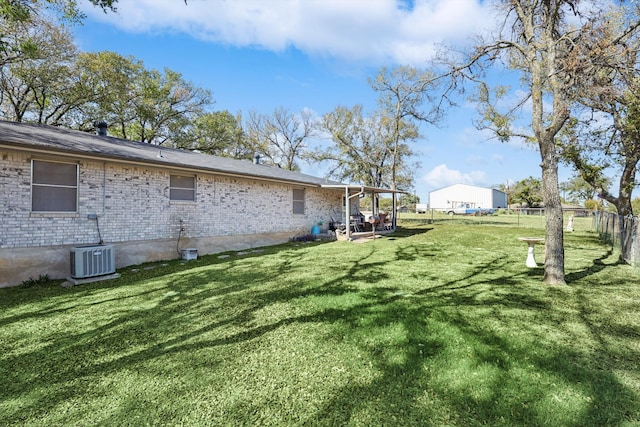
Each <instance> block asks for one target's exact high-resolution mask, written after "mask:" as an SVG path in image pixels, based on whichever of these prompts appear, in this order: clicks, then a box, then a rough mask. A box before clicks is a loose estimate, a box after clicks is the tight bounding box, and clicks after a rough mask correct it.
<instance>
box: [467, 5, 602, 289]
mask: <svg viewBox="0 0 640 427" xmlns="http://www.w3.org/2000/svg"><path fill="white" fill-rule="evenodd" d="M499 4H500V5H502V7H503V8H504V10H503V11H502V12H503V16H505V19H504V21H503V22H502V26H501V28H500V31H499V34H498V35H497V36H496V37H495V38H493V39H492V40H490V41H485V40H480V42H479V43H478V45H477V48H476V50H475V51H474V53H473V55H472V57H471V58H470V62H469V63H468V64H470V66H471V68H465V67H462V68H458V69H457V70H456V72H461V73H464V71H460V70H469V69H473V68H474V67H479V68H478V69H480V67H481V66H483V65H484V66H488V65H495V63H496V62H497V61H499V60H502V61H503V64H504V65H506V66H507V67H508V68H509V69H511V70H514V71H516V72H517V73H518V74H519V75H520V78H521V82H522V87H521V89H522V90H523V93H524V96H523V97H521V98H520V99H519V100H517V101H516V102H515V103H514V104H513V106H512V108H508V109H505V108H501V107H499V104H498V103H497V102H496V101H497V98H494V96H496V95H497V96H498V98H499V97H500V95H502V96H503V98H504V95H505V93H506V89H505V88H504V87H499V88H497V90H495V91H492V90H490V89H489V87H488V85H487V84H486V83H485V82H484V79H483V75H482V74H481V73H480V74H472V75H470V76H466V77H470V78H472V79H475V80H476V81H481V86H480V91H479V95H478V98H477V100H478V101H479V102H480V105H481V112H482V114H483V120H482V125H483V126H485V127H487V128H490V129H492V130H493V131H494V132H495V134H496V135H497V136H498V137H499V138H501V139H509V138H513V137H522V138H525V139H526V140H528V141H531V142H532V143H535V144H537V146H538V149H539V151H540V158H541V169H542V193H543V202H544V207H545V220H546V248H545V263H544V281H545V283H547V284H550V285H559V284H564V283H565V275H564V238H563V216H562V205H561V198H560V191H559V182H558V165H559V161H560V154H561V153H560V147H559V145H558V140H557V138H558V136H559V135H560V133H561V131H562V130H563V129H564V128H565V125H566V124H567V121H568V120H569V118H570V117H571V109H572V107H573V106H574V105H575V100H576V87H577V85H578V83H579V77H580V73H582V71H583V70H582V69H580V68H579V67H576V64H575V63H574V62H572V59H573V57H574V55H575V51H576V49H578V48H579V47H580V46H582V44H583V43H585V42H586V41H587V40H588V39H589V36H590V30H591V28H592V27H593V26H594V22H597V20H598V19H600V18H601V9H600V8H599V7H594V5H593V2H581V1H580V0H502V1H500V2H499ZM596 53H597V52H592V55H588V56H584V57H582V60H583V61H587V63H588V62H589V61H591V60H597V58H596V56H595V54H596ZM480 71H481V69H480ZM525 106H527V107H528V108H530V132H527V130H526V129H517V128H516V127H515V126H514V120H515V119H516V118H517V116H518V113H521V112H522V111H523V107H525ZM527 115H529V113H527Z"/></svg>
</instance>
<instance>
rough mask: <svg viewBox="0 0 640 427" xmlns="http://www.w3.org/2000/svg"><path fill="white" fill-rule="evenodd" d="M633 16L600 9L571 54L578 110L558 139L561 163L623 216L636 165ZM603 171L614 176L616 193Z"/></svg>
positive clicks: (639, 83) (639, 103)
mask: <svg viewBox="0 0 640 427" xmlns="http://www.w3.org/2000/svg"><path fill="white" fill-rule="evenodd" d="M633 12H634V10H633V9H625V8H615V9H611V10H606V11H605V13H606V15H605V17H606V19H600V20H598V21H595V22H594V23H593V25H592V27H591V29H590V33H589V36H588V37H585V43H582V44H581V45H580V46H579V47H578V48H577V49H574V52H573V56H572V57H571V58H570V64H571V65H572V66H573V67H575V68H576V69H577V70H580V73H579V76H580V80H579V85H577V88H578V89H579V90H578V91H577V99H578V101H579V103H580V105H581V106H582V107H583V108H581V109H578V110H577V111H576V113H574V114H573V120H572V122H571V124H572V126H571V127H570V129H569V130H568V131H567V132H565V133H564V135H563V136H564V137H563V138H562V139H561V142H562V148H563V151H562V154H563V157H564V159H565V160H566V161H567V162H568V163H569V164H570V165H572V166H573V167H574V168H575V169H576V170H577V172H578V173H579V175H580V177H581V178H582V179H583V180H584V181H586V182H587V183H588V184H589V185H591V186H592V187H593V188H594V189H595V191H596V192H597V193H598V194H599V195H600V197H602V198H603V199H605V200H606V201H608V202H609V203H611V204H612V205H614V206H615V207H616V210H617V211H618V213H619V214H620V215H624V216H627V215H632V214H633V206H632V203H631V197H632V191H633V189H634V188H635V186H636V185H637V184H636V174H637V170H638V163H639V162H640V79H639V78H638V77H637V73H638V71H637V70H638V65H639V64H638V54H639V53H640V37H638V34H637V28H638V25H639V22H638V21H637V17H636V16H634V13H633ZM607 172H616V173H618V174H619V178H618V192H617V194H614V192H613V191H611V189H610V188H611V187H610V184H611V180H610V179H608V177H607V176H606V175H605V173H607Z"/></svg>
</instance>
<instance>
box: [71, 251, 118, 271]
mask: <svg viewBox="0 0 640 427" xmlns="http://www.w3.org/2000/svg"><path fill="white" fill-rule="evenodd" d="M115 272H116V251H115V250H114V248H113V245H97V246H96V245H93V246H76V247H74V248H71V277H73V278H74V279H84V278H87V277H95V276H104V275H107V274H113V273H115Z"/></svg>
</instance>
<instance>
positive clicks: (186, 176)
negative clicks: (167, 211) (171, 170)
mask: <svg viewBox="0 0 640 427" xmlns="http://www.w3.org/2000/svg"><path fill="white" fill-rule="evenodd" d="M174 177H176V178H180V179H185V178H191V179H192V180H193V186H191V187H179V186H177V185H174V186H172V185H171V184H172V182H171V181H172V178H174ZM197 184H198V180H197V179H196V176H195V175H179V174H171V175H169V200H170V201H172V202H195V201H196V191H197ZM174 190H177V191H179V192H183V191H192V192H193V198H191V199H181V198H174V195H173V191H174Z"/></svg>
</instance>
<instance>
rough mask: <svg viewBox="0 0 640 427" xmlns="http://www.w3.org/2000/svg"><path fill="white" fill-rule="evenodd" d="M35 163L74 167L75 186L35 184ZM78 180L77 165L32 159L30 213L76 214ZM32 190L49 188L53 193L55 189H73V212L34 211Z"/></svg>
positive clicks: (78, 169)
mask: <svg viewBox="0 0 640 427" xmlns="http://www.w3.org/2000/svg"><path fill="white" fill-rule="evenodd" d="M36 163H49V164H59V165H65V166H74V167H75V177H74V178H75V185H65V184H52V183H48V182H35V176H34V175H35V174H34V170H35V165H36ZM79 180H80V167H79V166H78V164H77V163H69V162H60V161H54V160H43V159H32V160H31V212H35V213H77V212H78V187H79ZM34 188H49V189H50V190H51V191H55V189H63V188H66V189H73V190H74V192H75V200H74V206H73V210H71V209H69V210H61V211H60V210H55V211H53V210H46V209H38V210H36V209H34V202H35V201H36V200H35V195H34Z"/></svg>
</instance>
